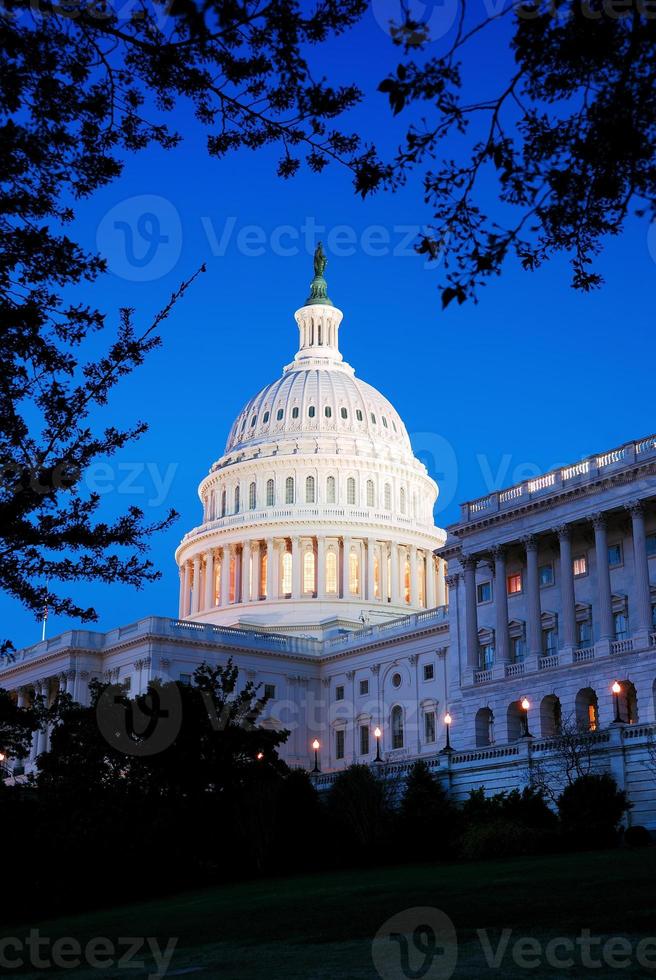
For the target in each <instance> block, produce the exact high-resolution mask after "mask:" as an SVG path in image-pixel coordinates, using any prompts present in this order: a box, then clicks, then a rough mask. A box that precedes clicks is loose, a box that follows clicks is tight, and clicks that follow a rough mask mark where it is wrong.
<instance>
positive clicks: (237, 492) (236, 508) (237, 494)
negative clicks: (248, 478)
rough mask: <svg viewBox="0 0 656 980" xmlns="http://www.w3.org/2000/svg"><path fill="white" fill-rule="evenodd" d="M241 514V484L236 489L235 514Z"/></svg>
mask: <svg viewBox="0 0 656 980" xmlns="http://www.w3.org/2000/svg"><path fill="white" fill-rule="evenodd" d="M238 513H239V484H237V486H236V487H235V514H238Z"/></svg>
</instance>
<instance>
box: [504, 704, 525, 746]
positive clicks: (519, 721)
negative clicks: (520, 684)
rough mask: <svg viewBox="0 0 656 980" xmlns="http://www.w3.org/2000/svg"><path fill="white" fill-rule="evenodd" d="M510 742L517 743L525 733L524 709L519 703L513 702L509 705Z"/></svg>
mask: <svg viewBox="0 0 656 980" xmlns="http://www.w3.org/2000/svg"><path fill="white" fill-rule="evenodd" d="M507 720H508V741H509V742H516V741H517V739H519V738H521V737H522V736H523V735H524V733H525V729H524V709H523V708H522V706H521V704H520V703H519V701H512V702H511V703H510V704H509V705H508V713H507Z"/></svg>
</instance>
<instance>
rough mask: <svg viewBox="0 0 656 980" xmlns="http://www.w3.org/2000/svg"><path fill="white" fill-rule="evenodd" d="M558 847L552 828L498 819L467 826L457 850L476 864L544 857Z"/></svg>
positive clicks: (555, 834)
mask: <svg viewBox="0 0 656 980" xmlns="http://www.w3.org/2000/svg"><path fill="white" fill-rule="evenodd" d="M557 845H558V836H557V833H556V831H555V829H553V828H551V829H548V828H544V827H529V826H527V825H526V824H524V823H518V822H516V821H513V820H506V819H497V820H493V821H492V822H491V823H488V824H480V823H475V824H471V826H469V827H467V828H466V829H465V832H464V834H463V835H462V839H461V842H460V851H461V854H462V857H463V858H465V859H466V860H470V861H477V860H484V859H487V858H507V857H520V856H523V855H526V854H544V853H549V852H552V851H554V850H556V848H557Z"/></svg>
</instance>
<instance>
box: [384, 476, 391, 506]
mask: <svg viewBox="0 0 656 980" xmlns="http://www.w3.org/2000/svg"><path fill="white" fill-rule="evenodd" d="M391 509H392V488H391V487H390V485H389V483H386V484H385V510H391Z"/></svg>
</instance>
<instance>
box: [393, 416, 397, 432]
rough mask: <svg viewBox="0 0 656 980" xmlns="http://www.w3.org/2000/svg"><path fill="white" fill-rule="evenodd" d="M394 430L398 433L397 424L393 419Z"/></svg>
mask: <svg viewBox="0 0 656 980" xmlns="http://www.w3.org/2000/svg"><path fill="white" fill-rule="evenodd" d="M392 428H393V429H394V431H395V432H396V431H397V428H396V422H395V421H394V419H392Z"/></svg>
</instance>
